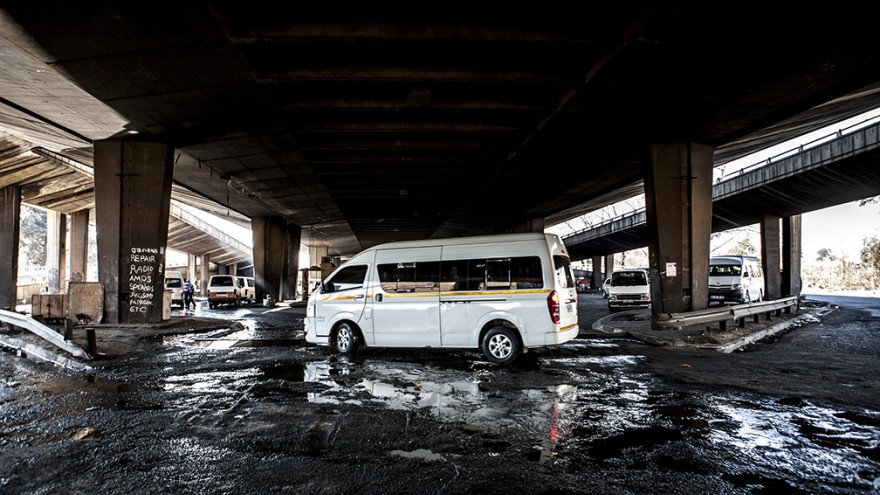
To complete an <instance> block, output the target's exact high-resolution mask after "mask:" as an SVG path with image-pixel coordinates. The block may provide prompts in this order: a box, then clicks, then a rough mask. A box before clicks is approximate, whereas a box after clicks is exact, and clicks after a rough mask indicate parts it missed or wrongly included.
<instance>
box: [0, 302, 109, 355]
mask: <svg viewBox="0 0 880 495" xmlns="http://www.w3.org/2000/svg"><path fill="white" fill-rule="evenodd" d="M0 321H2V322H3V323H6V324H8V325H14V326H16V327H20V328H23V329H25V330H28V331H30V332H31V333H33V334H35V335H37V336H39V337H41V338H43V339H44V340H46V341H48V342H50V343H52V344H53V345H55V346H56V347H58V348H60V349H63V350H65V351H67V352H69V353H70V354H72V355H74V356H76V357H78V358H82V359H92V357H91V356H89V355H88V354H87V353H86V351H85V350H83V349H82V348H81V347H79V346H78V345H76V344H75V343H74V342H71V341H69V340H66V339H65V338H64V337H63V336H62V335H61V334H59V333H58V332H56V331H55V330H53V329H52V328H51V327H48V326H46V325H44V324H42V323H40V322H39V321H37V320H35V319H34V318H32V317H30V316H26V315H22V314H20V313H15V312H13V311H6V310H2V309H0Z"/></svg>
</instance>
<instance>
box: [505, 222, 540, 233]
mask: <svg viewBox="0 0 880 495" xmlns="http://www.w3.org/2000/svg"><path fill="white" fill-rule="evenodd" d="M510 232H511V233H514V234H518V233H526V232H544V219H543V218H532V219H529V220H524V221H522V222H519V223H516V224H514V225H513V228H511V229H510Z"/></svg>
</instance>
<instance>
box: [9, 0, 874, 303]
mask: <svg viewBox="0 0 880 495" xmlns="http://www.w3.org/2000/svg"><path fill="white" fill-rule="evenodd" d="M854 7H855V6H854ZM3 8H4V10H3V12H2V21H3V22H2V23H0V27H2V30H0V57H2V60H3V62H4V67H5V70H4V71H3V72H2V74H0V127H2V129H3V130H4V131H5V133H6V134H8V135H10V136H13V137H14V138H16V139H21V140H23V141H25V142H29V143H32V144H33V145H35V146H42V147H44V148H46V149H49V150H52V151H54V152H57V153H63V154H66V155H69V156H72V155H79V156H82V157H86V158H83V161H84V162H86V163H91V164H92V165H93V166H94V169H95V172H96V173H95V178H96V181H95V195H94V196H95V200H96V216H97V222H98V227H99V230H102V229H103V230H102V232H103V234H102V235H103V236H104V238H105V239H108V242H107V243H102V245H101V246H99V250H104V253H103V254H102V255H101V258H102V259H106V260H107V262H106V263H105V266H108V267H110V268H107V270H109V271H108V272H106V273H102V278H106V279H107V280H109V281H114V282H115V281H116V279H117V277H118V275H119V274H120V273H125V272H126V271H127V270H128V269H129V268H130V267H131V259H130V258H131V257H130V256H128V254H127V253H130V252H133V251H130V250H131V249H137V250H142V249H143V250H146V252H158V248H159V247H162V246H164V245H165V243H166V239H167V227H166V226H167V215H168V214H169V209H170V208H169V204H170V197H171V191H172V190H173V188H174V186H178V187H181V188H183V189H185V190H187V191H190V192H192V193H195V195H198V196H199V197H202V198H206V199H207V200H210V201H212V202H213V203H214V204H217V205H222V206H223V207H225V208H228V209H229V210H232V211H235V212H237V213H238V214H240V215H242V216H243V217H245V218H247V219H249V221H250V222H251V227H252V230H253V231H254V247H255V253H254V258H255V270H256V272H257V274H258V282H259V283H261V284H262V285H261V288H260V290H263V291H268V292H279V291H281V290H285V287H287V286H289V279H290V274H291V273H294V274H295V273H296V271H297V267H296V266H295V261H294V262H291V260H289V259H288V258H289V255H288V253H290V252H297V251H298V249H296V247H298V246H299V243H300V242H301V240H302V242H305V243H306V244H309V245H310V246H313V245H314V246H323V248H324V250H325V252H326V253H327V254H328V255H336V254H351V253H353V252H356V251H358V250H360V249H361V248H364V247H368V246H372V245H374V244H377V243H379V242H384V241H390V240H404V239H415V238H430V237H449V236H457V235H465V234H483V233H492V232H505V231H517V230H540V229H543V227H544V225H545V223H546V222H547V221H548V220H547V219H552V220H558V219H560V218H564V217H565V216H568V215H570V216H571V217H573V216H576V215H578V214H580V213H582V212H584V211H589V210H590V209H594V208H597V207H600V206H604V205H605V204H608V203H610V202H614V201H616V200H618V199H624V198H626V197H629V196H632V195H633V194H632V193H633V191H634V190H637V189H639V188H641V184H644V187H645V189H646V192H647V193H648V196H649V197H650V198H652V200H653V201H651V202H650V206H649V208H648V218H649V221H648V225H649V226H652V227H651V229H652V230H654V231H656V232H660V231H662V232H664V233H666V232H673V231H674V238H668V239H666V238H664V239H659V238H658V239H657V240H656V241H652V242H656V243H657V245H656V246H653V249H652V251H653V252H656V253H658V255H659V256H661V257H662V258H663V259H674V260H677V261H676V262H678V263H687V264H688V266H689V268H693V267H695V266H696V265H693V266H692V263H693V261H692V260H699V259H701V257H702V256H703V255H704V253H703V251H704V249H703V248H704V246H703V244H706V245H708V240H705V242H704V241H702V240H700V239H702V238H703V237H706V238H707V237H708V231H709V225H710V223H711V219H709V218H701V217H700V215H699V212H700V211H701V210H700V208H701V207H702V206H705V203H706V202H708V201H711V184H710V183H709V184H707V183H706V182H707V180H709V181H711V168H712V166H713V164H714V165H717V164H719V163H722V162H724V161H727V160H730V159H733V158H735V157H738V156H742V155H745V154H748V153H750V152H751V151H753V150H755V149H759V148H763V147H766V146H768V145H769V144H772V143H775V142H777V141H781V140H784V139H786V138H788V137H792V136H796V135H801V134H803V133H804V132H807V131H808V130H811V129H814V128H819V127H822V126H824V125H826V124H828V123H830V122H834V121H837V120H841V119H843V118H845V117H849V116H852V115H855V114H858V113H861V112H862V111H864V110H865V109H867V108H873V107H876V106H878V103H880V92H878V89H877V88H878V86H877V84H878V81H880V46H878V44H877V43H876V42H875V40H874V37H873V34H872V33H873V28H874V25H873V19H874V16H873V15H870V14H871V13H869V12H866V10H865V9H866V7H864V6H862V5H859V6H858V9H859V12H860V15H852V10H851V9H849V8H846V7H845V6H843V5H836V6H835V8H831V9H829V8H825V7H822V8H819V7H816V8H815V9H812V8H799V9H793V10H789V9H786V10H784V11H779V12H774V11H773V9H768V8H767V6H766V5H764V4H758V3H755V4H754V5H750V4H749V3H748V2H747V3H746V4H738V8H737V9H733V10H731V11H729V12H725V13H724V15H718V12H717V11H715V10H714V7H712V6H708V5H707V6H703V5H693V4H692V3H690V2H659V3H657V4H639V5H633V4H602V5H591V6H588V7H580V8H581V9H583V11H578V12H570V11H560V10H557V9H554V8H553V7H551V6H547V7H545V8H543V9H542V8H538V9H529V10H528V11H523V12H502V11H498V10H497V9H492V10H491V11H489V12H480V11H479V9H476V8H473V6H470V7H469V10H468V15H467V17H466V18H462V16H461V13H460V12H457V11H454V10H453V9H449V12H438V11H430V12H429V13H426V14H420V13H409V14H406V15H404V14H401V13H400V12H398V11H394V12H392V11H388V12H383V11H381V9H376V8H375V6H365V7H358V6H353V7H351V6H350V7H347V8H346V9H344V10H340V9H335V10H331V9H329V8H328V9H311V8H309V9H306V8H303V7H302V6H300V5H296V6H293V5H291V6H286V5H281V6H277V5H274V4H266V5H258V4H253V3H247V4H235V3H226V2H210V1H207V2H198V3H164V2H159V3H155V2H151V3H150V4H137V3H122V4H114V3H106V4H104V3H98V4H89V5H79V4H73V3H62V4H57V3H55V2H42V1H33V2H26V3H25V2H21V3H13V4H10V5H5V6H4V7H3ZM867 9H868V10H870V8H867ZM2 192H3V197H2V200H3V201H2V203H0V204H2V205H3V207H2V208H0V222H2V223H3V225H6V226H7V227H6V228H7V229H8V230H6V232H8V233H9V234H14V232H13V230H14V229H13V228H12V227H9V225H11V224H12V222H11V220H12V219H13V217H14V213H13V210H14V208H15V206H14V205H17V204H18V202H19V201H20V196H21V194H22V193H23V192H25V193H26V188H24V189H23V186H21V185H20V184H11V185H9V186H6V187H5V188H4V189H3V191H2ZM683 197H684V198H686V201H685V202H684V203H686V204H687V205H688V206H687V208H690V209H693V210H689V211H683V210H681V209H679V208H677V207H676V208H672V209H669V208H663V207H658V205H660V204H668V203H669V202H670V201H672V199H671V198H679V200H680V199H681V198H683ZM4 212H6V213H4ZM569 218H570V217H569ZM683 219H686V221H684V222H683V221H682V220H683ZM552 220H551V221H552ZM133 224H135V225H138V226H139V228H136V229H134V230H132V228H131V227H132V225H133ZM3 225H0V232H3V231H4V230H3ZM661 225H663V226H664V228H663V229H659V228H658V226H661ZM669 225H681V226H682V227H683V230H681V229H669V228H665V227H668V226H669ZM102 226H103V227H102ZM9 234H7V235H6V236H5V237H4V238H3V239H0V243H3V245H4V246H6V245H9V246H11V245H12V242H11V241H9V240H8V238H9V237H12V235H9ZM685 238H687V239H697V240H698V242H696V243H692V244H693V245H694V246H695V250H694V251H693V252H691V251H687V252H683V251H682V248H681V246H683V245H685V243H683V242H682V239H685ZM687 249H688V250H690V249H691V248H690V247H689V248H687ZM139 259H140V258H139ZM155 262H158V260H155ZM697 265H699V263H697ZM681 266H684V265H681ZM141 268H143V267H141ZM694 269H699V268H698V267H696V268H694ZM10 270H11V268H10V267H8V266H6V267H3V266H0V276H2V277H3V278H5V277H6V273H7V272H9V271H10ZM681 273H690V274H691V275H689V276H692V277H694V278H693V280H684V279H682V278H678V279H675V280H673V279H670V280H665V279H664V281H663V284H662V285H663V290H664V291H670V293H675V292H682V291H683V290H690V287H691V286H692V285H693V284H699V282H698V280H699V279H700V274H699V273H695V272H693V271H692V270H690V269H683V270H682V272H681ZM695 281H697V282H695ZM125 283H126V280H124V277H123V279H122V280H120V281H119V284H118V285H115V286H113V287H110V288H109V291H108V293H110V294H111V296H110V299H108V300H107V301H106V304H105V307H107V308H110V310H111V311H117V310H118V311H119V312H120V314H125V313H126V311H127V310H128V309H130V308H129V307H128V306H129V305H128V303H127V302H126V301H127V298H128V297H129V294H128V291H127V290H126V289H125ZM657 285H658V286H660V285H661V284H659V283H658V284H657ZM287 290H289V287H287ZM2 304H3V301H2V300H0V305H2ZM664 304H665V303H664ZM669 304H670V305H672V306H676V305H677V306H682V305H688V304H689V303H688V302H687V300H682V301H679V302H674V301H673V302H670V303H669ZM672 306H670V307H669V308H667V310H669V311H681V310H682V309H683V308H682V307H672ZM112 316H119V315H112ZM149 317H152V316H149Z"/></svg>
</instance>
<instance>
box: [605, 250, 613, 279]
mask: <svg viewBox="0 0 880 495" xmlns="http://www.w3.org/2000/svg"><path fill="white" fill-rule="evenodd" d="M612 272H614V255H613V254H606V255H605V276H604V277H603V278H602V283H605V279H606V278H608V277H610V276H611V273H612Z"/></svg>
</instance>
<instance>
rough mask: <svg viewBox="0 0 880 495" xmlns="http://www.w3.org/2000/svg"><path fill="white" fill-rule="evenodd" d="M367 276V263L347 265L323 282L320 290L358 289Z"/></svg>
mask: <svg viewBox="0 0 880 495" xmlns="http://www.w3.org/2000/svg"><path fill="white" fill-rule="evenodd" d="M366 276H367V265H355V266H347V267H345V268H343V269H341V270H339V271H338V272H336V274H335V275H333V276H332V277H330V278H329V279H327V280H326V281H325V282H324V289H323V291H322V292H339V291H343V290H350V289H360V288H361V287H363V286H364V279H365V278H366Z"/></svg>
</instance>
